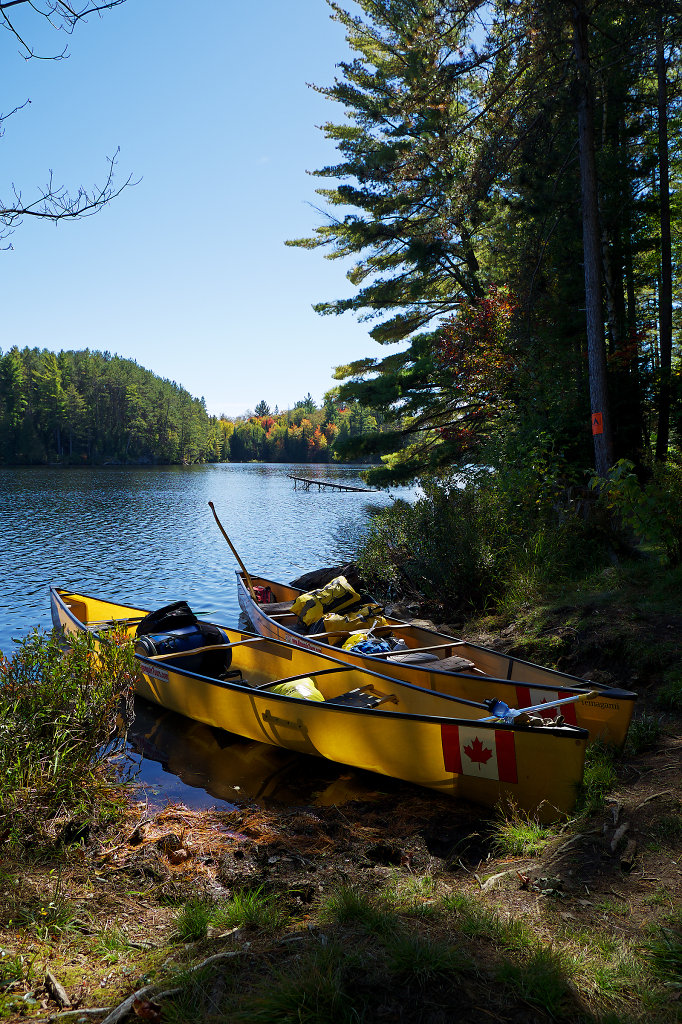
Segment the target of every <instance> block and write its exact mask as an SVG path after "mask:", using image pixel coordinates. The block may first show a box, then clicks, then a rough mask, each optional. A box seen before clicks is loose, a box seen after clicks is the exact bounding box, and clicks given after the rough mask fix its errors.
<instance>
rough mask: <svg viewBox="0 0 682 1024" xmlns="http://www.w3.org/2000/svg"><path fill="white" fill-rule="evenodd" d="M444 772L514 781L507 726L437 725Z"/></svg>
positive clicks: (511, 736) (513, 758)
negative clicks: (484, 727)
mask: <svg viewBox="0 0 682 1024" xmlns="http://www.w3.org/2000/svg"><path fill="white" fill-rule="evenodd" d="M440 728H441V737H442V740H443V761H444V764H445V770H446V772H454V773H455V774H456V775H473V776H475V777H477V778H481V779H493V780H499V781H500V782H518V776H517V772H516V747H515V745H514V733H513V732H512V731H511V729H482V728H480V727H477V726H475V725H450V724H448V723H445V722H443V724H442V725H441V727H440Z"/></svg>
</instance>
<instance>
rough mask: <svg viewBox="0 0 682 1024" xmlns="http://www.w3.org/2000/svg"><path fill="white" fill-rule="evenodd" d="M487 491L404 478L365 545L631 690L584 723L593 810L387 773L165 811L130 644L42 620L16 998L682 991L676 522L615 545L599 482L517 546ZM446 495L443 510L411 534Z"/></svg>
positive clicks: (596, 1000) (34, 650) (641, 1014)
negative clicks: (364, 781) (501, 800)
mask: <svg viewBox="0 0 682 1024" xmlns="http://www.w3.org/2000/svg"><path fill="white" fill-rule="evenodd" d="M495 500H496V502H497V504H498V507H499V505H500V503H501V501H502V498H501V496H500V494H499V493H497V492H496V498H495ZM600 500H606V499H605V498H601V499H600ZM490 501H492V497H491V495H487V496H485V495H478V497H477V498H476V500H474V497H473V496H472V495H471V494H469V493H468V492H467V489H465V490H464V491H459V490H458V491H456V492H455V491H453V492H452V493H450V494H449V496H447V497H446V495H445V493H444V492H443V491H442V490H439V491H436V492H433V493H430V494H429V493H427V494H425V496H424V498H423V499H420V501H419V502H417V503H416V504H415V505H414V506H409V507H403V506H402V505H401V504H400V503H398V504H397V505H396V506H394V507H393V508H392V509H391V510H388V512H385V513H383V512H382V513H381V514H380V515H381V516H384V515H385V516H388V519H384V520H382V519H381V518H379V519H378V520H377V519H375V520H374V525H373V527H371V528H370V530H369V532H368V536H367V538H366V540H365V546H364V548H363V550H362V551H361V552H360V554H359V560H358V564H359V568H360V570H361V571H362V572H363V573H365V574H367V575H368V576H369V577H371V578H372V579H373V582H374V584H375V586H382V587H383V593H382V597H383V598H384V599H385V600H388V599H389V597H390V599H391V600H392V601H394V602H396V601H400V602H402V610H403V611H404V612H405V613H406V614H407V615H408V616H410V617H424V616H427V615H428V616H430V617H432V618H433V620H434V622H435V623H436V625H438V627H439V628H445V629H446V630H447V629H450V630H452V631H454V632H456V633H458V634H460V635H466V636H467V637H468V638H471V639H473V640H479V641H480V642H483V643H486V644H492V645H494V646H497V647H498V648H499V649H502V650H508V651H511V652H513V653H514V654H520V655H521V656H525V657H527V658H529V659H530V660H534V661H542V662H543V663H544V664H546V665H549V666H556V667H561V668H566V669H567V670H569V671H572V672H575V673H576V674H580V675H585V676H588V677H592V678H599V679H603V680H605V681H606V680H609V681H617V682H618V683H619V684H620V685H623V686H626V687H628V688H632V689H634V690H636V691H637V693H638V694H639V700H638V705H637V711H636V719H635V721H634V722H633V725H632V727H631V730H630V735H629V738H628V742H627V745H626V748H625V750H624V751H623V752H621V753H618V754H617V753H614V752H613V751H610V750H608V749H606V748H600V747H597V748H596V749H594V748H592V749H591V751H590V753H589V757H588V762H587V765H586V773H585V782H584V787H583V793H582V795H581V801H580V808H579V810H578V812H577V813H576V814H575V816H573V817H572V818H571V819H569V820H567V821H564V822H562V823H560V824H559V825H555V826H552V827H542V826H540V825H539V824H538V823H537V822H536V821H535V820H533V819H532V818H530V817H526V816H524V815H522V814H520V813H518V811H516V810H515V809H514V808H507V809H506V810H504V811H503V810H502V809H500V810H499V811H498V812H496V813H493V814H488V813H486V812H484V811H482V810H481V809H479V808H475V807H473V806H469V805H465V804H463V803H459V802H455V801H451V800H446V799H444V798H440V797H438V796H437V795H435V794H433V793H430V792H426V791H421V790H418V789H417V788H416V787H410V786H407V785H404V784H402V783H398V782H396V781H395V780H390V779H383V778H381V777H373V776H370V777H369V778H370V784H369V785H368V786H367V788H366V790H365V791H364V792H363V794H362V796H361V797H357V796H356V798H355V799H351V800H349V801H348V800H346V801H342V800H339V802H338V803H335V804H331V805H326V806H318V805H315V804H309V805H305V806H300V807H292V806H278V805H276V804H272V803H271V804H268V803H267V801H266V802H265V803H264V804H262V805H261V804H259V803H256V802H247V803H245V805H244V806H243V807H241V808H239V809H237V810H235V811H233V812H229V811H218V810H214V811H206V812H196V811H191V810H189V809H188V808H186V807H184V806H182V805H170V806H167V807H165V808H164V809H163V810H161V811H158V812H155V811H152V810H150V808H149V805H148V803H147V801H146V799H145V795H144V792H143V791H141V790H140V788H139V787H136V786H135V785H134V780H133V781H132V782H131V780H127V779H126V777H125V771H123V770H122V769H123V768H124V762H122V761H121V760H120V748H119V749H118V750H117V749H116V746H115V744H114V747H112V748H111V750H110V751H109V750H108V748H107V747H106V743H105V744H103V736H104V735H106V736H107V737H108V736H110V735H111V733H112V731H113V732H114V733H116V729H115V728H114V727H115V726H116V727H117V728H118V729H119V734H120V730H121V728H122V726H123V722H122V720H121V718H120V715H119V716H118V717H116V716H113V717H112V709H113V708H114V707H115V706H116V707H118V700H119V698H120V696H121V695H124V696H125V695H127V694H129V692H130V671H131V666H130V663H129V662H128V661H126V655H125V653H124V652H119V654H118V655H117V659H118V660H116V661H115V662H114V663H113V664H112V665H110V666H107V667H106V668H105V670H104V671H100V669H99V668H98V667H97V664H96V662H95V659H93V658H92V656H91V654H90V653H89V649H88V646H87V644H88V638H87V637H86V638H85V640H84V641H83V642H82V643H83V644H84V645H85V646H78V645H77V647H76V649H75V651H74V652H73V653H72V654H71V656H70V657H71V658H72V661H71V662H67V663H64V662H63V660H60V659H59V658H57V654H56V652H57V650H58V645H56V642H55V640H53V639H52V640H50V639H46V638H41V637H40V636H38V635H36V636H35V637H34V638H31V639H29V641H27V642H26V644H25V645H24V646H23V647H22V648H20V650H19V651H18V652H17V653H16V654H15V655H14V657H13V659H11V660H9V661H8V660H7V659H3V662H2V673H3V685H4V691H5V693H7V692H8V689H7V688H8V686H9V687H10V690H11V698H12V699H11V700H5V701H3V704H2V719H0V751H1V752H2V756H3V758H4V759H5V763H4V766H3V767H4V773H3V780H4V781H3V782H2V783H0V785H2V786H3V789H2V807H1V813H0V831H1V832H2V838H3V844H2V854H1V857H2V860H1V863H0V889H1V890H2V893H1V898H0V906H1V907H2V910H1V911H0V1017H1V1018H2V1019H5V1020H8V1021H18V1020H21V1019H35V1020H41V1021H46V1020H65V1021H67V1020H68V1021H79V1020H83V1021H85V1020H98V1021H106V1022H107V1024H116V1022H117V1021H122V1020H125V1019H129V1020H132V1019H135V1018H137V1017H141V1018H142V1019H145V1020H150V1021H157V1022H166V1021H169V1022H177V1024H181V1022H188V1024H189V1022H190V1021H192V1022H196V1021H199V1022H201V1021H205V1022H208V1021H219V1020H225V1021H227V1020H229V1021H231V1022H232V1021H236V1022H257V1021H262V1022H282V1024H285V1022H292V1024H293V1022H299V1021H306V1022H309V1024H323V1022H325V1024H326V1022H329V1021H334V1022H341V1024H345V1022H348V1024H351V1022H357V1021H367V1022H369V1021H372V1022H374V1021H405V1022H413V1021H419V1022H424V1024H427V1022H428V1024H437V1022H438V1024H440V1022H445V1021H451V1020H452V1019H453V1014H457V1015H459V1016H463V1017H466V1018H467V1019H478V1018H480V1019H486V1020H487V1019H491V1020H504V1021H518V1022H519V1024H521V1022H524V1024H525V1022H529V1021H532V1022H535V1021H538V1022H540V1021H543V1022H544V1021H549V1020H553V1021H562V1022H589V1024H592V1022H594V1024H597V1022H599V1024H635V1022H638V1024H639V1022H641V1024H644V1022H645V1021H646V1022H647V1024H670V1021H671V1020H673V1019H680V1003H679V996H680V991H681V988H680V985H681V983H682V974H681V971H682V916H681V914H680V909H679V907H680V895H681V889H682V884H681V883H682V875H681V873H680V868H679V863H678V854H679V849H680V842H681V841H682V777H681V774H680V770H679V768H680V753H681V751H682V739H681V735H680V725H681V724H682V675H681V674H680V659H679V654H680V650H679V647H680V645H679V637H680V635H682V598H681V597H680V595H681V594H682V586H680V583H681V582H682V580H681V579H680V576H681V573H682V569H681V567H680V564H679V559H675V558H671V557H670V554H671V553H670V550H669V549H666V548H665V546H662V545H661V543H660V542H659V543H658V545H656V544H654V543H653V542H644V543H642V544H640V545H639V547H638V548H637V549H633V548H632V545H631V546H630V548H629V549H628V552H627V554H621V555H619V556H618V557H616V556H615V555H614V551H615V548H614V543H615V541H614V536H613V534H608V531H607V529H606V527H605V526H604V527H603V528H600V529H602V532H601V533H600V529H598V528H597V525H596V524H597V523H598V522H599V515H598V511H597V510H595V511H594V513H593V515H592V516H591V517H590V519H589V523H588V525H584V526H583V528H582V530H581V531H580V530H578V527H577V526H576V524H571V526H570V530H569V533H568V538H567V539H566V543H563V544H562V543H559V535H558V534H557V535H555V536H552V537H550V536H549V535H548V536H546V540H545V546H544V547H543V546H542V545H540V544H539V543H538V542H537V540H536V541H535V542H534V543H531V538H532V537H533V535H534V530H535V532H536V533H537V530H539V529H540V526H541V521H542V528H543V529H544V530H545V531H548V530H549V523H550V518H549V517H545V518H544V519H543V517H542V516H541V514H540V512H537V513H536V514H537V516H538V517H539V518H538V519H537V520H535V521H533V522H527V523H526V530H525V532H524V535H523V537H524V539H523V541H521V538H520V535H519V537H517V541H516V543H517V546H518V549H517V550H516V553H514V542H513V540H512V537H511V536H507V537H505V538H504V543H502V540H501V539H500V538H499V537H498V538H497V540H496V541H495V543H493V540H494V538H491V537H490V535H489V533H487V532H486V531H484V530H483V524H485V523H487V522H488V521H489V519H490V516H489V514H488V513H487V512H486V508H489V506H488V505H486V502H490ZM476 502H478V505H477V504H476ZM462 503H468V515H469V518H468V520H466V522H467V523H468V526H467V529H466V530H463V529H460V533H466V543H467V544H468V545H469V548H468V549H466V548H461V549H458V550H457V551H456V552H455V556H456V557H457V558H459V559H460V562H461V563H462V564H464V563H465V555H466V551H467V550H469V553H470V556H471V557H469V560H468V561H466V565H465V568H466V573H465V574H464V575H465V576H466V586H463V585H462V584H461V578H462V575H463V574H460V585H459V586H458V585H457V577H454V576H453V577H451V578H449V589H447V588H445V586H444V583H443V582H442V581H444V580H446V579H447V577H446V576H445V575H443V576H442V581H441V578H440V577H434V576H433V575H429V574H430V573H432V569H431V565H432V563H433V564H435V562H436V561H437V560H438V558H439V557H441V559H442V557H443V552H442V551H441V552H440V556H439V551H438V545H439V543H441V541H442V538H444V537H448V538H450V541H452V536H453V531H452V529H451V527H452V523H453V522H454V521H458V522H460V524H461V523H464V522H465V520H464V519H463V513H464V505H463V504H462ZM533 507H535V508H536V509H537V505H535V503H533ZM477 509H478V511H477ZM429 516H431V517H432V519H431V521H432V522H433V523H436V522H444V532H443V534H442V537H441V535H439V534H438V532H437V531H434V532H432V533H431V535H430V547H429V549H428V551H427V546H426V542H425V541H424V542H423V544H422V546H421V547H420V548H419V549H418V550H415V548H414V544H412V543H411V540H410V538H412V537H414V538H416V537H420V536H421V537H424V536H429V535H428V534H425V533H424V531H425V524H426V522H427V519H428V517H429ZM391 517H392V518H391ZM448 517H450V518H448ZM555 518H556V517H555ZM580 521H581V522H582V523H583V524H584V523H585V520H584V519H582V518H581V520H580ZM560 525H561V524H560ZM509 529H510V530H511V531H512V533H513V531H514V522H513V521H512V522H511V523H510V524H509ZM561 529H564V526H563V525H561ZM387 536H388V537H389V538H390V541H387V540H386V537H387ZM476 538H478V541H476ZM631 539H632V538H631V537H630V540H631ZM569 540H570V543H569V542H568V541H569ZM578 540H580V543H578ZM483 541H485V545H487V547H486V550H487V551H488V557H487V559H483V558H482V559H479V562H480V566H483V567H485V574H483V569H482V568H481V567H480V566H479V568H477V565H479V563H478V562H477V561H476V559H474V558H473V554H472V553H473V551H474V550H475V549H476V544H477V543H478V544H479V545H480V544H482V543H483ZM461 543H462V544H464V541H462V542H461ZM382 544H383V545H384V547H383V548H381V547H380V545H382ZM496 545H497V547H496ZM529 547H531V548H532V550H534V552H535V555H534V556H533V557H530V555H529V554H528V550H529ZM579 547H582V550H581V551H580V552H579V551H578V550H577V549H578V548H579ZM498 549H499V551H504V552H505V566H506V576H505V582H504V586H503V585H502V581H501V575H500V569H499V567H500V565H501V555H499V556H498V559H497V560H496V559H495V558H494V557H492V553H494V552H495V551H496V550H498ZM522 550H525V551H526V555H525V556H523V557H522ZM569 550H570V551H571V552H572V554H573V560H572V561H570V562H569V559H568V557H567V551H569ZM634 551H636V554H635V553H634ZM548 552H551V553H552V557H551V558H550V556H549V554H548ZM666 552H667V553H666ZM427 554H428V555H429V559H430V560H429V559H427ZM408 556H409V557H408ZM496 566H497V569H496ZM377 567H380V568H381V569H382V572H383V573H384V575H383V577H382V576H381V575H380V574H377V572H376V569H377ZM581 567H582V568H581ZM559 570H560V571H559ZM446 572H452V566H450V567H449V568H448V566H447V565H445V566H444V567H443V573H444V574H445V573H446ZM477 574H478V582H477V583H476V577H477ZM427 578H429V579H431V580H432V583H433V589H432V590H431V591H429V592H428V593H427V592H425V586H424V580H425V579H427ZM496 581H497V582H496ZM474 584H475V585H474ZM486 595H487V596H486ZM112 657H113V655H112ZM124 703H125V701H124ZM93 709H94V710H95V711H96V713H93ZM123 717H125V716H123ZM103 730H104V732H103ZM119 742H120V741H119ZM79 751H87V752H88V756H87V757H81V756H80V755H79V753H78V752H79ZM103 751H106V752H109V753H111V754H112V755H113V759H112V758H110V757H104V756H101V755H102V752H103ZM12 773H14V774H12Z"/></svg>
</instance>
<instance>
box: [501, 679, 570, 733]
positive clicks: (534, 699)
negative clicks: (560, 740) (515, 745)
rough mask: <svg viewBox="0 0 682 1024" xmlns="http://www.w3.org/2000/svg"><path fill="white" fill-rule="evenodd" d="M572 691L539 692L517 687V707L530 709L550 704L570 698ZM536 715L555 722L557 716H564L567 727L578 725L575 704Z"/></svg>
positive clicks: (564, 705) (537, 712)
mask: <svg viewBox="0 0 682 1024" xmlns="http://www.w3.org/2000/svg"><path fill="white" fill-rule="evenodd" d="M570 696H571V691H570V690H568V691H564V693H559V691H558V690H539V689H538V688H537V687H533V689H532V690H531V688H530V686H517V687H516V700H517V707H519V708H530V707H532V706H533V704H548V703H549V701H551V700H559V699H560V698H561V697H570ZM534 714H536V715H542V717H543V718H546V719H548V720H549V721H553V720H554V719H555V718H556V716H557V715H559V714H561V715H563V716H564V720H565V721H566V724H567V725H577V721H578V720H577V718H576V716H575V704H562V705H561V707H560V708H545V710H544V711H535V712H534Z"/></svg>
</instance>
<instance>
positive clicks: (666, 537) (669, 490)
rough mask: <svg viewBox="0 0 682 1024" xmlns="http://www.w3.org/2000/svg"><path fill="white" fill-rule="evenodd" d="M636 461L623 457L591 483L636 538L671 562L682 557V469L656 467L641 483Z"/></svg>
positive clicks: (669, 466) (668, 465)
mask: <svg viewBox="0 0 682 1024" xmlns="http://www.w3.org/2000/svg"><path fill="white" fill-rule="evenodd" d="M634 469H635V467H634V464H633V463H632V462H629V461H628V460H627V459H620V461H619V462H617V463H616V465H615V466H614V467H613V468H612V469H611V470H610V472H609V475H608V476H607V477H606V478H602V477H593V479H592V480H591V481H590V486H591V487H592V488H593V489H594V490H596V491H597V492H598V493H599V499H600V501H601V503H602V504H604V505H605V506H606V508H607V509H608V510H609V512H610V513H612V514H613V515H615V516H616V517H617V519H618V520H620V522H621V523H622V524H623V526H625V527H626V528H628V529H630V530H632V531H633V532H634V533H635V535H636V536H637V537H640V538H641V539H642V540H643V541H645V542H646V543H648V544H650V545H652V546H653V547H655V548H657V549H658V550H659V551H660V552H661V554H662V556H663V557H664V558H665V559H667V561H668V562H669V564H670V565H679V564H680V561H681V560H682V468H681V467H680V466H677V465H675V464H670V463H668V464H666V465H659V464H657V465H656V466H655V467H654V470H653V474H652V477H651V479H650V480H649V481H648V482H647V483H646V484H644V485H641V484H640V482H639V480H638V479H637V476H636V475H635V472H634Z"/></svg>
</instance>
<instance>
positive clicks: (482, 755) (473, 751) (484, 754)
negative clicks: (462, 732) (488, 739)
mask: <svg viewBox="0 0 682 1024" xmlns="http://www.w3.org/2000/svg"><path fill="white" fill-rule="evenodd" d="M464 753H465V754H466V755H467V757H468V758H469V760H470V761H473V762H474V764H487V763H488V761H489V760H490V758H491V757H492V756H493V752H492V750H491V749H490V747H484V746H483V744H482V743H481V741H480V740H479V738H478V736H477V737H476V738H475V739H474V740H473V741H472V742H471V743H469V744H468V745H467V746H466V747H465V748H464Z"/></svg>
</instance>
